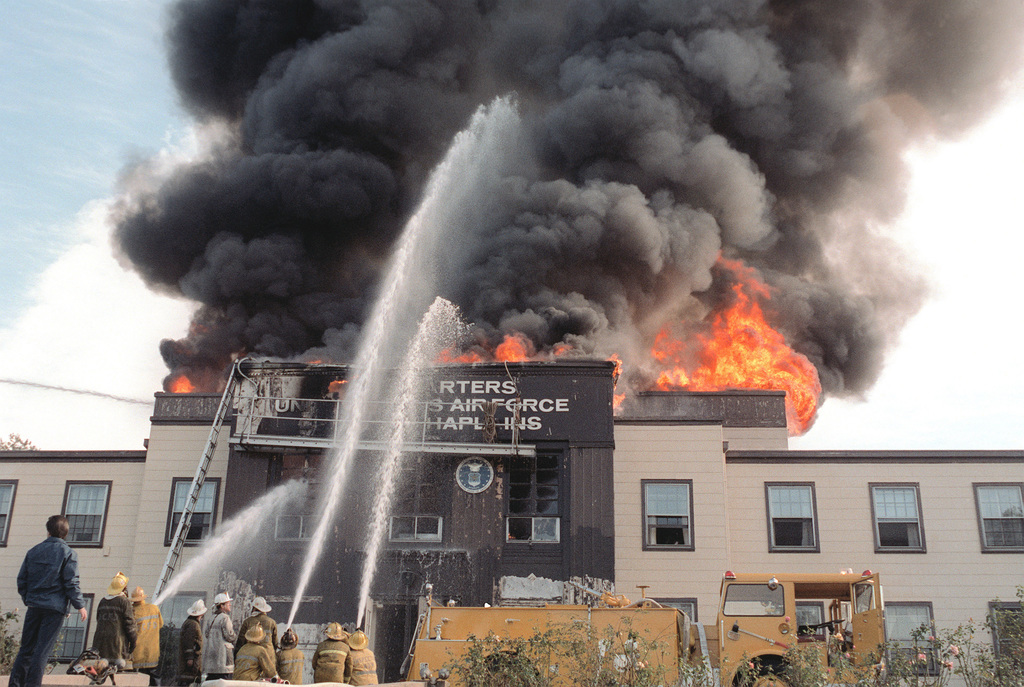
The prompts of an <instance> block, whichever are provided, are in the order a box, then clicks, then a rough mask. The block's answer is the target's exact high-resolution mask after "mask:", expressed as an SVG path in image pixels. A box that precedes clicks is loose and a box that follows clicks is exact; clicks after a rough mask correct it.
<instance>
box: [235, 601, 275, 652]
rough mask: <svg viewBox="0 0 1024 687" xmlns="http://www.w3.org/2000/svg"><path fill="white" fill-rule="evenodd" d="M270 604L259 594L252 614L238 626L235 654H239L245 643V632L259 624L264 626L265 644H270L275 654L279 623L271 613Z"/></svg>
mask: <svg viewBox="0 0 1024 687" xmlns="http://www.w3.org/2000/svg"><path fill="white" fill-rule="evenodd" d="M268 613H270V604H268V603H267V600H266V599H264V598H263V597H262V596H257V597H256V598H255V599H253V602H252V615H250V616H249V617H248V618H246V619H245V620H243V621H242V625H241V626H240V627H239V628H238V638H237V639H236V640H235V655H236V656H237V655H238V651H239V649H241V648H242V645H243V644H245V633H246V632H248V631H249V628H251V627H252V626H253V625H259V626H260V627H262V628H263V633H264V639H263V642H264V643H265V644H268V645H270V653H271V655H273V653H274V652H275V651H277V623H275V622H274V619H273V618H271V617H270V616H269V615H267V614H268Z"/></svg>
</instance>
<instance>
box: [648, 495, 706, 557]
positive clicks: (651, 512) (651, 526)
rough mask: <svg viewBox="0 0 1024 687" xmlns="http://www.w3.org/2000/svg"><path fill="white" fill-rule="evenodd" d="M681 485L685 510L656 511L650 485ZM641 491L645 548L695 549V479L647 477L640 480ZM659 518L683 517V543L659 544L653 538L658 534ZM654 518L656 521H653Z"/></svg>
mask: <svg viewBox="0 0 1024 687" xmlns="http://www.w3.org/2000/svg"><path fill="white" fill-rule="evenodd" d="M666 486H668V487H680V488H681V489H682V491H683V498H684V499H685V501H686V502H685V504H684V505H683V508H682V511H683V512H675V511H672V512H668V511H666V512H655V511H656V510H658V509H657V507H655V506H652V504H651V499H650V497H649V496H650V487H666ZM640 492H641V498H642V499H643V502H642V507H643V535H642V536H643V550H644V551H648V550H673V551H693V550H694V541H693V480H688V479H679V480H675V479H673V480H668V479H645V480H640ZM657 518H681V519H682V521H683V524H682V530H683V543H682V544H658V543H657V542H655V541H652V539H653V538H654V537H655V536H656V531H657V528H658V523H657V521H656V519H657ZM652 519H654V520H655V522H653V523H652Z"/></svg>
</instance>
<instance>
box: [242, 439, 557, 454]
mask: <svg viewBox="0 0 1024 687" xmlns="http://www.w3.org/2000/svg"><path fill="white" fill-rule="evenodd" d="M230 443H231V444H232V445H234V446H238V447H239V448H243V449H245V450H247V451H261V450H265V449H271V448H331V447H332V446H335V445H336V444H335V442H333V441H330V440H327V439H318V438H316V437H273V436H263V435H260V436H248V435H242V436H233V437H231V439H230ZM358 448H359V450H361V451H386V450H387V442H384V441H360V442H359V444H358ZM402 450H403V451H405V452H406V453H448V454H456V455H467V456H536V455H537V448H536V447H535V446H533V445H531V444H519V445H518V446H512V445H511V444H467V443H453V442H431V441H428V442H414V443H408V444H404V445H403V446H402Z"/></svg>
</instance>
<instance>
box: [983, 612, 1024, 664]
mask: <svg viewBox="0 0 1024 687" xmlns="http://www.w3.org/2000/svg"><path fill="white" fill-rule="evenodd" d="M988 619H989V622H988V625H989V627H990V628H991V629H992V648H993V650H994V651H995V653H996V656H997V657H998V658H999V659H1000V661H1001V662H1002V663H1004V665H1005V664H1007V663H1009V665H1007V666H1006V667H1007V668H1010V667H1017V664H1019V663H1020V662H1021V661H1022V659H1024V649H1022V647H1021V639H1022V638H1024V611H1022V610H1021V605H1020V602H1019V601H991V602H989V605H988Z"/></svg>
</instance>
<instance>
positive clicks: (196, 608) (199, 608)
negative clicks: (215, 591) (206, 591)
mask: <svg viewBox="0 0 1024 687" xmlns="http://www.w3.org/2000/svg"><path fill="white" fill-rule="evenodd" d="M188 614H189V615H191V616H194V617H196V618H198V617H199V616H201V615H205V614H206V602H204V601H203V600H202V599H199V600H197V601H196V602H195V603H194V604H192V605H191V606H189V607H188Z"/></svg>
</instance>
